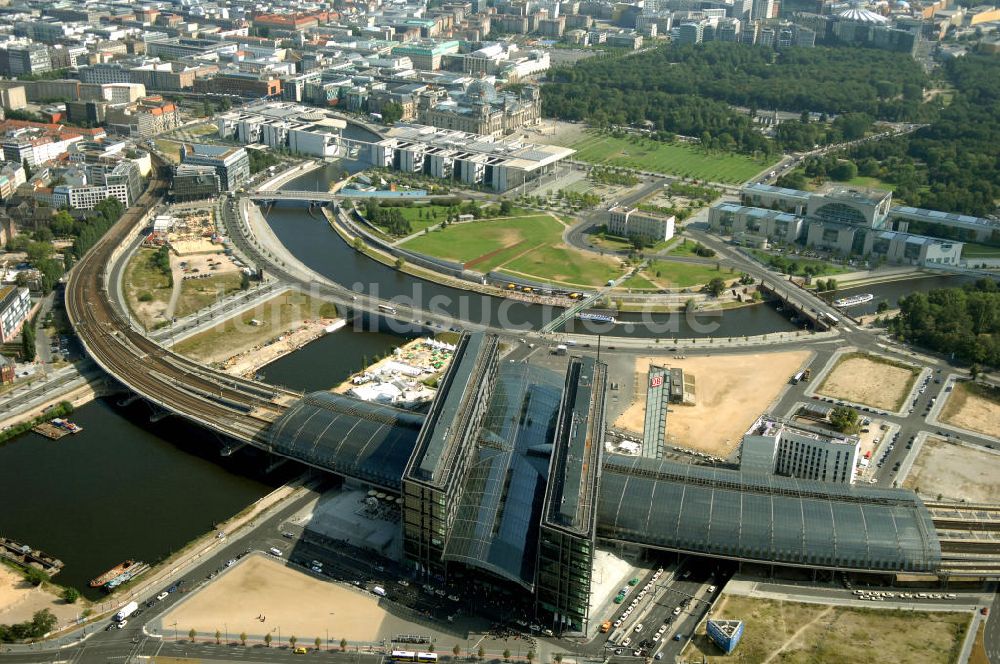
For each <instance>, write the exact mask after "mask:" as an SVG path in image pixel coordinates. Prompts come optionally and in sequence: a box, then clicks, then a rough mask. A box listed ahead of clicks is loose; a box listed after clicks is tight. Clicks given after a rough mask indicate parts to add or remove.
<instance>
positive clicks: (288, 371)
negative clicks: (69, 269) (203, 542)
mask: <svg viewBox="0 0 1000 664" xmlns="http://www.w3.org/2000/svg"><path fill="white" fill-rule="evenodd" d="M403 342H405V339H404V338H402V337H398V336H395V335H391V334H384V333H377V332H357V331H354V330H353V329H350V328H344V329H342V330H339V331H338V332H335V333H333V334H329V335H326V336H324V337H322V338H320V339H319V340H317V341H314V342H313V343H311V344H308V345H306V346H305V347H303V348H301V349H300V350H298V351H296V352H295V353H292V354H290V355H286V356H285V357H283V358H281V359H279V360H277V361H275V362H272V363H271V364H269V365H268V366H266V367H265V368H264V369H263V370H262V373H263V374H264V376H265V378H266V379H267V380H268V381H273V382H276V383H280V384H283V385H287V386H288V387H291V388H294V389H299V390H304V391H309V390H319V389H327V388H329V387H332V386H334V385H336V384H338V383H340V382H341V381H343V380H344V379H345V378H347V377H348V376H350V375H351V373H353V372H354V371H357V370H358V369H360V368H361V367H362V361H363V360H364V358H368V359H369V360H374V359H375V358H376V357H381V356H383V355H385V354H386V353H388V352H391V350H392V348H393V347H395V346H398V345H400V344H401V343H403ZM119 399H120V398H108V399H100V400H97V401H94V402H92V403H89V404H87V405H85V406H83V407H81V408H80V409H78V410H77V411H76V412H74V413H73V415H71V416H70V419H71V420H72V421H74V422H76V423H77V424H79V425H81V426H82V427H83V428H84V430H83V432H82V433H79V434H77V435H75V436H66V437H64V438H62V439H61V440H58V441H52V440H49V439H48V438H45V437H44V436H40V435H38V434H36V433H27V434H24V435H22V436H19V437H17V438H15V439H13V440H11V441H10V442H8V443H7V444H5V445H2V446H0V506H2V509H0V535H3V536H5V537H10V538H12V539H15V540H17V541H19V542H21V543H24V544H28V545H30V546H32V547H34V548H37V549H41V550H43V551H45V552H46V553H48V554H50V555H53V556H55V557H57V558H60V559H61V560H62V561H63V562H64V563H65V564H66V566H65V568H64V569H63V571H62V572H60V573H59V574H58V575H57V576H56V578H55V581H56V582H58V583H60V584H62V585H69V586H73V587H76V588H78V589H80V590H82V591H85V594H86V595H87V596H88V597H91V598H96V597H100V596H102V595H103V592H101V591H94V590H91V589H90V588H89V587H88V586H87V583H88V581H89V580H90V579H92V578H93V577H95V576H97V575H98V574H100V573H101V572H103V571H105V570H107V569H109V568H111V567H113V566H115V565H117V564H118V563H120V562H121V561H123V560H126V559H128V558H135V559H138V560H144V561H146V562H154V561H156V560H159V559H161V558H163V557H165V556H166V555H169V554H170V552H172V551H175V550H177V549H179V548H180V547H182V546H184V544H186V543H187V542H189V541H191V540H192V539H194V538H196V537H198V536H200V535H202V534H204V533H206V532H208V531H210V530H212V529H213V527H214V525H215V524H216V523H218V522H220V521H223V520H225V519H227V518H229V517H231V516H233V515H234V514H236V513H237V512H239V511H240V510H242V509H243V508H244V507H246V506H247V505H249V504H250V503H252V502H253V501H254V500H256V499H258V498H260V497H261V496H263V495H265V494H267V493H268V492H269V491H271V489H272V488H274V487H277V486H280V485H281V484H282V483H283V482H284V481H285V480H287V479H288V477H289V473H297V472H299V471H300V470H301V467H298V466H296V465H295V464H287V465H285V466H282V467H281V468H279V469H278V470H276V471H275V472H274V473H273V474H270V475H268V474H266V473H265V472H264V469H265V468H266V466H267V463H268V460H267V459H265V458H263V457H262V455H261V454H260V453H258V452H257V451H256V450H254V449H252V448H246V449H245V450H242V451H240V452H237V453H236V454H234V455H232V456H230V457H222V456H220V454H219V450H220V448H221V445H220V442H219V440H218V438H217V437H216V436H215V435H214V434H211V433H209V432H208V431H206V430H204V429H202V428H200V427H196V426H193V425H189V424H187V423H186V422H185V421H183V420H180V419H179V418H174V417H167V418H165V419H162V420H160V421H159V422H156V423H155V424H154V423H150V421H149V416H150V414H151V410H150V408H149V406H147V405H146V404H145V403H144V402H142V401H137V402H135V403H134V404H132V405H131V406H128V407H121V406H118V405H117V402H118V400H119Z"/></svg>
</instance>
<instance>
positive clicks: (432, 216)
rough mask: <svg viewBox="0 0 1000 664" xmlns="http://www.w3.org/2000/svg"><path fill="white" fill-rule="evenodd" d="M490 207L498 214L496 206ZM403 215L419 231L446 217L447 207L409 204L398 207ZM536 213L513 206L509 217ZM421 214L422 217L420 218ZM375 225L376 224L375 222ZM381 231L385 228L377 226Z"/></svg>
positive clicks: (414, 230)
mask: <svg viewBox="0 0 1000 664" xmlns="http://www.w3.org/2000/svg"><path fill="white" fill-rule="evenodd" d="M489 207H492V208H493V209H494V210H495V211H497V213H498V214H499V210H497V206H495V205H494V206H489ZM398 209H399V211H400V213H401V214H402V215H403V217H404V218H405V219H407V220H409V222H410V227H411V228H412V229H413V231H412V232H414V233H419V232H421V231H422V230H424V229H425V228H429V227H431V226H437V225H438V224H440V223H441V222H442V221H444V220H445V219H447V218H448V208H447V207H445V206H443V205H411V206H408V207H399V208H398ZM534 214H537V213H535V212H532V211H530V210H525V209H523V208H517V207H516V208H514V209H513V210H511V213H510V216H511V217H525V216H531V215H534ZM421 215H422V216H423V218H421ZM376 225H377V224H376ZM379 228H381V229H382V230H383V231H385V230H386V229H385V228H384V227H382V226H379Z"/></svg>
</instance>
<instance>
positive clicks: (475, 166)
mask: <svg viewBox="0 0 1000 664" xmlns="http://www.w3.org/2000/svg"><path fill="white" fill-rule="evenodd" d="M387 134H388V137H387V138H385V139H383V140H381V141H378V142H375V143H372V144H371V145H370V146H369V161H371V163H372V164H374V165H376V166H382V167H385V168H392V169H395V170H404V167H407V166H408V167H409V168H412V169H413V171H414V172H421V173H424V174H427V175H433V176H435V177H448V178H452V179H455V180H459V181H461V182H464V183H465V184H469V185H483V186H487V187H489V188H490V189H493V190H494V191H508V190H510V189H514V188H516V187H519V186H521V185H523V184H525V183H527V182H531V181H532V180H535V179H537V178H538V177H540V176H541V175H543V174H545V173H548V172H550V171H551V170H552V168H553V167H554V166H555V164H556V163H558V162H559V161H561V160H562V159H565V158H567V157H569V156H570V155H571V154H573V153H574V152H575V150H571V149H569V148H563V147H559V146H556V145H538V144H532V143H525V142H524V141H523V140H522V139H520V138H513V137H512V138H509V139H503V140H495V139H493V138H492V137H490V136H479V135H476V134H468V133H464V132H458V131H449V130H443V129H437V128H435V127H425V126H421V125H406V124H397V125H396V126H395V127H393V128H391V129H390V130H389V131H388V132H387ZM407 153H419V154H420V158H419V159H417V160H415V161H414V160H410V159H408V158H406V157H404V155H406V154H407ZM438 174H441V175H438Z"/></svg>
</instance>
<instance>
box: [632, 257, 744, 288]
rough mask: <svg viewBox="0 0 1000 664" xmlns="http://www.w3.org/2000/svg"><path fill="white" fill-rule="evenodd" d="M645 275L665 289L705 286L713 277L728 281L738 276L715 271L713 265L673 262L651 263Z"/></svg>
mask: <svg viewBox="0 0 1000 664" xmlns="http://www.w3.org/2000/svg"><path fill="white" fill-rule="evenodd" d="M645 274H646V275H648V276H649V277H650V278H651V279H653V280H654V281H656V282H658V283H661V284H663V285H664V287H666V288H689V287H691V286H700V285H702V284H706V283H708V282H709V281H711V280H712V279H714V278H715V277H722V278H723V279H727V280H728V279H733V278H735V276H738V275H732V274H729V273H728V272H725V271H722V270H716V269H715V265H706V264H704V263H679V262H673V261H653V262H652V263H650V266H649V267H648V268H646V270H645Z"/></svg>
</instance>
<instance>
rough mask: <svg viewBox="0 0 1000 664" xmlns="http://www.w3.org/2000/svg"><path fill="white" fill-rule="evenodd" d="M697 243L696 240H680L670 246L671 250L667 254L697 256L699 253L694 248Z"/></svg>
mask: <svg viewBox="0 0 1000 664" xmlns="http://www.w3.org/2000/svg"><path fill="white" fill-rule="evenodd" d="M696 244H697V243H696V242H692V241H690V240H688V241H684V240H681V241H680V242H678V243H677V244H675V245H674V246H673V247H671V248H670V251H668V252H667V255H668V256H697V255H698V254H696V253H694V248H695V245H696Z"/></svg>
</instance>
